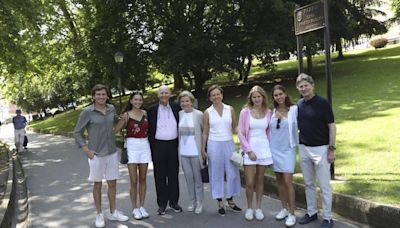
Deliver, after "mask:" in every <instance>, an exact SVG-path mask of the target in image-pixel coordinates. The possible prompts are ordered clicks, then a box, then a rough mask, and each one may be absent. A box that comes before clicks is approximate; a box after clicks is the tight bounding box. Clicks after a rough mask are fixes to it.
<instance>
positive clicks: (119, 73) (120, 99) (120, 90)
mask: <svg viewBox="0 0 400 228" xmlns="http://www.w3.org/2000/svg"><path fill="white" fill-rule="evenodd" d="M118 88H119V109H118V111H119V114H121V113H122V85H121V63H118Z"/></svg>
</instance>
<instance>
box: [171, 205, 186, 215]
mask: <svg viewBox="0 0 400 228" xmlns="http://www.w3.org/2000/svg"><path fill="white" fill-rule="evenodd" d="M169 207H170V208H172V210H174V211H175V212H176V213H181V212H182V211H183V210H182V207H181V206H179V205H178V204H174V205H171V206H169Z"/></svg>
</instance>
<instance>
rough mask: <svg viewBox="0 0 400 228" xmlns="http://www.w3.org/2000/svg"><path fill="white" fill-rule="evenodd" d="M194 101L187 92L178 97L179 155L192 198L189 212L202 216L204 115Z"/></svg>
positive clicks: (188, 208)
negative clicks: (179, 106) (195, 107)
mask: <svg viewBox="0 0 400 228" xmlns="http://www.w3.org/2000/svg"><path fill="white" fill-rule="evenodd" d="M194 100H195V98H194V96H193V94H192V93H191V92H189V91H186V90H185V91H182V92H181V93H180V94H179V96H178V103H179V104H180V105H181V108H182V110H181V111H180V112H179V125H178V127H179V131H178V133H179V154H180V157H181V164H182V169H183V172H184V174H185V178H186V184H187V189H188V191H189V197H190V203H189V205H188V207H187V210H188V211H194V213H196V214H200V213H201V212H202V211H203V206H202V200H203V198H204V191H203V182H202V181H201V173H200V170H201V168H202V166H203V158H202V156H201V137H202V130H203V113H202V112H201V111H199V110H197V109H194V108H193V102H194Z"/></svg>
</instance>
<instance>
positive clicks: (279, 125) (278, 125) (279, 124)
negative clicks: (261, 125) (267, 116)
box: [276, 118, 281, 129]
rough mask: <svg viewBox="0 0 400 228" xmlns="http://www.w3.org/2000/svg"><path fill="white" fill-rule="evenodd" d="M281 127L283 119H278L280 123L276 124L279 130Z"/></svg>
mask: <svg viewBox="0 0 400 228" xmlns="http://www.w3.org/2000/svg"><path fill="white" fill-rule="evenodd" d="M280 127H281V119H280V118H279V119H278V123H277V124H276V129H279V128H280Z"/></svg>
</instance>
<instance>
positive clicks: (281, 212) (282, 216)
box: [275, 208, 289, 220]
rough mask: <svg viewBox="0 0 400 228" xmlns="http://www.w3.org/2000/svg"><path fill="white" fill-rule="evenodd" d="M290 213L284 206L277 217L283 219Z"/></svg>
mask: <svg viewBox="0 0 400 228" xmlns="http://www.w3.org/2000/svg"><path fill="white" fill-rule="evenodd" d="M288 215H289V211H288V210H287V209H286V208H283V209H282V210H281V211H280V212H279V213H278V214H277V215H276V216H275V219H276V220H282V219H284V218H286V216H288Z"/></svg>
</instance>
